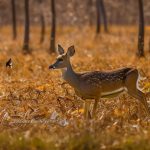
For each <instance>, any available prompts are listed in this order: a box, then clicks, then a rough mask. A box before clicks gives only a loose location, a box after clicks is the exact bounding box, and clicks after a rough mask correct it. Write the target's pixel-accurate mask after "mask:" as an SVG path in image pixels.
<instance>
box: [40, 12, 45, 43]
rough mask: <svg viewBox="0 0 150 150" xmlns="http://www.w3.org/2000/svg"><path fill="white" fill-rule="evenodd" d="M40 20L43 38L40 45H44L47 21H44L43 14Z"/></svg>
mask: <svg viewBox="0 0 150 150" xmlns="http://www.w3.org/2000/svg"><path fill="white" fill-rule="evenodd" d="M40 20H41V38H40V43H43V42H44V39H45V19H44V15H43V13H42V14H41V16H40Z"/></svg>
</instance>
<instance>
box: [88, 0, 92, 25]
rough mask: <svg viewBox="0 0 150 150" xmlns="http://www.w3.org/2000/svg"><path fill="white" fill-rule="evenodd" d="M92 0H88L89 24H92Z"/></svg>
mask: <svg viewBox="0 0 150 150" xmlns="http://www.w3.org/2000/svg"><path fill="white" fill-rule="evenodd" d="M92 4H93V2H92V0H88V1H87V13H88V18H89V25H90V26H91V25H92Z"/></svg>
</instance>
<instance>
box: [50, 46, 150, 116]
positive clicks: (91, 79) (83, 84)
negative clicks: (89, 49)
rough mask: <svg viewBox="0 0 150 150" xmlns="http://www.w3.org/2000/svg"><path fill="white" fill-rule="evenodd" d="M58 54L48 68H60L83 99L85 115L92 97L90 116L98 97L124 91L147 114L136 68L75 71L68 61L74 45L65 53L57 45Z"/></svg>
mask: <svg viewBox="0 0 150 150" xmlns="http://www.w3.org/2000/svg"><path fill="white" fill-rule="evenodd" d="M58 52H59V54H60V55H59V56H58V57H57V59H56V62H55V63H54V64H53V65H50V66H49V69H61V71H62V77H63V79H64V80H65V81H66V82H68V83H69V84H70V85H71V86H72V87H73V88H74V90H75V93H76V94H77V95H78V96H79V97H81V98H82V99H84V100H85V115H86V117H87V115H88V114H89V101H88V100H87V99H94V100H95V102H94V106H93V110H92V116H94V115H95V112H96V108H97V104H98V101H99V100H100V98H107V97H114V96H117V95H118V94H120V93H122V92H124V91H126V92H127V93H128V94H129V95H131V96H132V97H134V98H136V99H138V100H139V101H140V102H141V103H142V104H143V105H144V107H145V109H146V111H147V113H148V114H150V110H149V108H148V104H147V101H146V96H145V94H144V93H143V92H142V91H140V90H139V89H138V77H139V73H138V70H137V69H133V68H122V69H118V70H115V71H111V72H100V71H93V72H85V73H76V72H75V71H74V70H73V68H72V66H71V63H70V57H72V56H73V55H74V54H75V49H74V46H71V47H69V48H68V51H67V53H64V49H63V48H62V47H61V46H60V45H58Z"/></svg>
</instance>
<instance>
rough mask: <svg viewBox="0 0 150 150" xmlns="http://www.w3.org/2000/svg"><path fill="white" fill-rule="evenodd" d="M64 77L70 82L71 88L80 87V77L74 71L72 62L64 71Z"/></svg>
mask: <svg viewBox="0 0 150 150" xmlns="http://www.w3.org/2000/svg"><path fill="white" fill-rule="evenodd" d="M62 77H63V79H64V80H65V81H66V82H68V83H69V84H70V85H71V86H73V87H76V86H77V85H78V82H79V80H78V75H77V73H75V71H74V70H73V68H72V66H71V64H70V62H69V63H68V64H67V67H66V68H64V69H62Z"/></svg>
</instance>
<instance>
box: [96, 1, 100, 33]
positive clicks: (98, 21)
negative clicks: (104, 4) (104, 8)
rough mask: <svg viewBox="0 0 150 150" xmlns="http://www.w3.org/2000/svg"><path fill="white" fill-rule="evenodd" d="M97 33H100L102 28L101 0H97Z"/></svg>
mask: <svg viewBox="0 0 150 150" xmlns="http://www.w3.org/2000/svg"><path fill="white" fill-rule="evenodd" d="M96 14H97V19H96V33H97V34H99V33H100V30H101V18H100V0H96Z"/></svg>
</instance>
